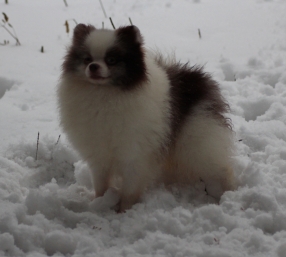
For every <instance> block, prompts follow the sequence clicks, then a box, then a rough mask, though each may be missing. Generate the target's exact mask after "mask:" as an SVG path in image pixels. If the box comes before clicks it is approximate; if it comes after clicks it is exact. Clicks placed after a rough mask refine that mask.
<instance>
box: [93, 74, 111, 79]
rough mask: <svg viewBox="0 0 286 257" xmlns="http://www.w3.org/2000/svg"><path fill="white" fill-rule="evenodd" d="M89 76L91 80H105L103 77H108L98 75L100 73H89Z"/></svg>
mask: <svg viewBox="0 0 286 257" xmlns="http://www.w3.org/2000/svg"><path fill="white" fill-rule="evenodd" d="M89 78H90V79H92V80H105V79H109V77H103V76H100V75H91V76H90V77H89Z"/></svg>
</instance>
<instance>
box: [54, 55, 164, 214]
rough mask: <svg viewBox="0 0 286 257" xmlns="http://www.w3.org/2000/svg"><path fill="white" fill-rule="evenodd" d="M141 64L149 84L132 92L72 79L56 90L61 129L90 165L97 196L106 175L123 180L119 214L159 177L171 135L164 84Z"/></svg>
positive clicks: (156, 71)
mask: <svg viewBox="0 0 286 257" xmlns="http://www.w3.org/2000/svg"><path fill="white" fill-rule="evenodd" d="M146 63H147V67H148V69H147V72H148V74H149V76H148V78H149V80H148V82H147V84H146V85H143V86H141V87H140V88H139V89H138V90H134V91H132V92H124V91H122V90H121V89H119V88H116V87H114V86H108V85H106V86H96V85H92V84H90V83H88V82H87V83H84V82H83V81H82V80H81V81H77V79H76V78H74V77H64V78H63V79H62V81H61V83H60V85H59V89H58V95H59V107H60V116H61V123H62V126H63V129H64V130H65V132H66V133H67V135H68V137H69V140H70V141H71V142H72V144H73V145H74V146H75V148H76V149H77V150H78V151H79V152H80V153H81V155H82V157H83V158H84V159H85V160H86V161H87V162H88V163H89V165H90V167H91V169H92V171H93V172H92V175H93V182H94V185H95V190H96V193H97V195H98V196H100V195H102V194H103V193H104V192H105V190H106V187H107V186H108V184H107V179H109V177H110V176H111V174H112V175H115V176H121V177H122V178H123V179H122V180H123V182H122V183H123V184H122V203H121V209H126V208H129V207H130V205H132V204H133V202H134V201H136V200H137V198H138V197H139V195H140V194H141V192H142V191H143V190H144V188H145V186H146V185H147V184H148V183H149V182H150V181H152V180H153V179H154V178H155V177H157V176H158V174H159V172H160V168H159V165H160V162H159V163H158V159H159V158H160V152H161V147H162V144H163V143H164V142H165V140H166V138H167V136H168V134H169V132H170V131H169V112H168V111H166V110H168V108H169V106H168V102H169V99H168V98H169V97H168V95H169V94H168V91H169V82H168V80H167V77H166V74H165V73H164V72H163V70H161V69H160V68H159V67H158V66H157V65H156V64H155V62H154V61H153V60H152V59H149V58H148V57H147V58H146ZM130 198H136V199H134V200H133V199H130ZM129 202H130V203H129Z"/></svg>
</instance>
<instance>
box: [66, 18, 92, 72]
mask: <svg viewBox="0 0 286 257" xmlns="http://www.w3.org/2000/svg"><path fill="white" fill-rule="evenodd" d="M93 30H95V27H93V26H92V25H85V24H78V25H77V26H76V27H75V29H74V34H73V39H72V45H71V46H70V47H69V49H68V51H67V54H66V56H65V59H64V62H63V65H62V69H63V72H64V73H69V72H75V71H76V69H77V67H78V65H80V64H81V63H82V58H83V54H84V53H85V52H87V50H86V49H85V46H84V42H85V39H86V37H87V36H88V35H89V34H90V33H91V32H92V31H93Z"/></svg>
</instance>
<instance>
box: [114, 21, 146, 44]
mask: <svg viewBox="0 0 286 257" xmlns="http://www.w3.org/2000/svg"><path fill="white" fill-rule="evenodd" d="M117 35H118V38H119V40H120V42H125V43H137V44H143V37H142V36H141V33H140V30H139V29H138V28H137V27H136V26H134V25H132V26H126V27H121V28H119V29H117Z"/></svg>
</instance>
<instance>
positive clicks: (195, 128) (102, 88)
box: [57, 24, 235, 212]
mask: <svg viewBox="0 0 286 257" xmlns="http://www.w3.org/2000/svg"><path fill="white" fill-rule="evenodd" d="M57 93H58V105H59V113H60V123H61V126H62V128H63V130H64V132H65V133H66V134H67V137H68V139H69V141H70V142H71V144H72V145H73V147H74V148H75V149H76V150H77V151H78V152H79V154H80V155H81V157H82V158H83V159H84V160H85V161H86V162H87V163H88V165H89V167H90V169H91V174H92V180H93V184H94V189H95V192H96V197H101V196H103V195H104V193H105V192H106V191H107V189H108V188H110V187H112V186H113V181H114V180H115V179H116V178H119V179H120V181H121V185H120V189H119V191H120V202H119V211H120V212H124V211H125V210H127V209H129V208H131V207H132V205H134V204H135V203H137V202H138V201H139V199H140V197H141V196H142V193H143V192H144V190H145V189H146V188H148V187H150V186H151V185H153V184H154V183H155V184H156V183H164V184H165V185H167V186H168V185H173V184H175V185H178V186H180V185H182V186H183V185H186V186H189V185H190V186H191V185H194V184H195V183H196V182H198V181H203V182H204V183H205V186H206V191H207V193H208V194H209V195H211V196H213V197H216V198H219V197H220V196H221V195H222V194H223V192H225V191H227V190H232V189H234V187H235V181H234V175H233V169H232V166H233V163H232V155H233V145H234V143H233V131H232V125H231V121H230V120H229V119H228V118H227V117H226V115H227V114H228V112H229V105H228V104H227V103H226V101H225V100H224V98H223V97H222V95H221V92H220V89H219V85H218V84H217V83H216V82H215V81H214V80H213V79H212V78H211V76H210V75H209V74H207V73H205V72H204V71H203V69H202V68H201V67H197V66H193V67H191V66H189V65H188V64H182V63H180V62H177V61H176V60H175V59H173V58H164V57H163V56H162V55H161V54H159V53H156V52H152V51H150V50H147V49H146V47H145V46H144V41H143V37H142V35H141V33H140V31H139V29H138V28H137V27H136V26H133V25H132V26H125V27H120V28H118V29H116V30H108V29H96V28H95V27H94V26H92V25H85V24H78V25H77V26H76V27H75V29H74V34H73V39H72V43H71V45H70V46H69V48H68V49H67V53H66V56H65V57H64V62H63V65H62V74H61V78H60V82H59V86H58V92H57Z"/></svg>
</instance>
